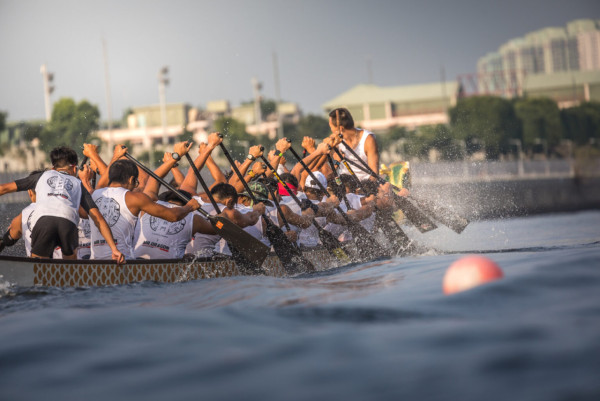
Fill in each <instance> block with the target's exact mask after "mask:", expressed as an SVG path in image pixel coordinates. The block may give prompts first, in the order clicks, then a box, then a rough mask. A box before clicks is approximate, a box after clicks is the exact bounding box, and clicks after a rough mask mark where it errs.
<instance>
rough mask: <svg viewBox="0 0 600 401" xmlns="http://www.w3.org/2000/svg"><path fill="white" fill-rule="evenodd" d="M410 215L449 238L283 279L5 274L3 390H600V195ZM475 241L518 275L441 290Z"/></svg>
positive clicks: (314, 394) (170, 395) (373, 394)
mask: <svg viewBox="0 0 600 401" xmlns="http://www.w3.org/2000/svg"><path fill="white" fill-rule="evenodd" d="M407 230H408V233H409V235H410V236H411V237H413V238H414V239H416V240H417V241H418V242H419V243H421V244H423V245H427V246H429V247H432V248H435V250H432V251H429V252H427V253H426V254H423V255H418V256H412V257H407V258H395V259H391V260H380V261H376V262H372V263H367V264H362V265H354V266H349V267H345V268H341V269H338V270H333V271H327V272H322V273H318V274H311V275H305V276H302V277H297V278H287V279H276V278H268V277H238V278H220V279H212V280H204V281H196V282H189V283H181V284H157V283H140V284H134V285H125V286H113V287H103V288H67V289H56V288H30V289H23V288H20V289H15V288H9V287H7V286H6V284H4V285H3V284H0V286H1V287H0V399H1V400H34V399H35V400H58V399H60V400H116V399H121V400H229V399H231V400H399V399H405V400H599V399H600V211H591V212H581V213H573V214H559V215H544V216H536V217H527V218H516V219H506V220H495V221H482V222H473V223H471V225H469V227H467V229H466V230H465V231H464V232H463V233H462V234H461V235H458V234H455V233H454V232H452V231H450V230H448V229H446V228H443V227H442V228H439V229H437V230H435V231H433V232H430V233H427V234H420V233H418V232H417V231H416V230H412V229H408V228H407ZM472 253H485V255H486V256H487V257H489V258H491V259H493V260H494V261H495V262H496V263H497V264H498V265H499V266H500V267H501V268H502V269H503V271H504V273H505V277H504V279H502V280H499V281H496V282H494V283H490V284H487V285H484V286H480V287H478V288H475V289H472V290H470V291H466V292H462V293H459V294H454V295H451V296H445V295H443V293H442V290H441V286H442V279H443V276H444V272H445V271H446V269H447V267H448V266H449V265H450V264H451V263H452V262H453V261H455V260H457V259H459V258H460V257H462V256H464V255H465V254H472ZM0 283H1V281H0Z"/></svg>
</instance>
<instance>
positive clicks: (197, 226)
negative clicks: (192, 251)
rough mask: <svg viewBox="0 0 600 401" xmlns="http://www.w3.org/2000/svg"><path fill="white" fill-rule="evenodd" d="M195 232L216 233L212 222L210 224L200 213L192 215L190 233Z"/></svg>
mask: <svg viewBox="0 0 600 401" xmlns="http://www.w3.org/2000/svg"><path fill="white" fill-rule="evenodd" d="M196 233H202V234H216V233H217V232H216V231H215V229H214V227H213V226H212V224H210V222H208V221H207V220H205V219H203V218H202V217H201V216H200V215H198V214H196V215H195V216H194V226H193V229H192V235H194V234H196Z"/></svg>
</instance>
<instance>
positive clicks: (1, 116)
mask: <svg viewBox="0 0 600 401" xmlns="http://www.w3.org/2000/svg"><path fill="white" fill-rule="evenodd" d="M7 116H8V113H7V112H5V111H0V132H2V131H4V128H6V117H7Z"/></svg>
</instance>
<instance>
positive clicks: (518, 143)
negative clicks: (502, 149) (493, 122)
mask: <svg viewBox="0 0 600 401" xmlns="http://www.w3.org/2000/svg"><path fill="white" fill-rule="evenodd" d="M510 144H511V145H516V146H517V154H518V156H519V164H518V174H517V175H518V176H519V177H521V176H523V175H524V174H525V171H524V170H525V169H524V168H523V155H522V145H521V140H520V139H511V140H510Z"/></svg>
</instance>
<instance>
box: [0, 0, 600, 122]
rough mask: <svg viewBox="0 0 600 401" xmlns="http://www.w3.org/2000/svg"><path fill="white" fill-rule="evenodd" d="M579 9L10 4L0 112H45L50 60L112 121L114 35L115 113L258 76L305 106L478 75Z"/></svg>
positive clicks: (475, 1) (592, 7)
mask: <svg viewBox="0 0 600 401" xmlns="http://www.w3.org/2000/svg"><path fill="white" fill-rule="evenodd" d="M580 18H593V19H598V18H600V1H598V0H565V1H553V0H521V1H515V0H495V1H489V0H445V1H443V0H441V1H438V0H406V1H404V0H397V1H387V0H368V1H366V0H316V1H313V0H304V1H301V0H296V1H290V0H247V1H243V0H214V1H204V0H196V1H185V0H168V1H162V0H160V1H159V0H147V1H133V0H132V1H127V0H117V1H113V0H101V1H100V0H95V1H88V0H77V1H67V0H65V1H62V0H46V1H28V0H0V55H1V60H2V62H1V63H0V111H4V112H8V120H9V121H19V120H31V119H43V118H44V115H45V109H44V92H43V82H42V76H41V74H40V66H41V65H42V64H44V63H45V64H46V65H47V67H48V70H49V71H50V72H53V73H54V85H55V87H56V89H55V91H54V93H53V94H52V97H51V100H52V102H55V101H57V100H58V99H60V98H62V97H70V98H73V99H75V100H76V101H81V100H83V99H86V100H88V101H89V102H91V103H92V104H95V105H97V106H98V107H99V109H100V113H101V118H102V119H103V120H104V119H106V118H107V114H108V113H107V100H106V89H105V88H106V85H105V83H106V81H105V69H104V61H105V60H104V57H103V46H102V42H103V40H104V41H105V43H106V50H107V51H106V54H107V57H106V61H107V63H108V72H109V84H110V91H111V102H112V107H111V110H112V117H113V119H119V118H121V116H122V115H123V112H124V111H125V110H126V109H127V108H130V107H136V106H145V105H151V104H158V103H159V94H158V72H159V70H160V69H161V68H162V67H163V66H168V67H169V74H168V76H169V80H170V83H169V85H168V87H167V89H166V98H167V102H168V103H188V104H190V105H192V106H196V107H204V106H205V105H206V103H207V102H209V101H211V100H220V99H226V100H229V101H230V103H231V105H232V106H236V105H239V104H240V103H241V102H243V101H248V100H251V99H252V97H253V93H252V85H251V79H252V78H253V77H256V78H257V79H258V80H259V81H260V82H262V84H263V90H262V94H263V97H265V98H270V99H274V98H275V97H276V84H275V78H274V67H273V65H274V63H273V54H276V55H277V64H278V66H279V68H278V70H279V87H280V93H281V99H282V100H284V101H291V102H295V103H298V104H299V106H300V108H301V109H302V110H303V111H304V112H305V113H313V114H319V115H322V114H323V110H322V108H321V105H322V104H324V103H326V102H327V101H329V100H331V99H333V98H334V97H336V96H338V95H340V94H341V93H343V92H345V91H347V90H349V89H351V88H352V87H354V86H355V85H358V84H362V83H368V82H369V77H370V74H369V68H368V67H367V65H368V64H369V61H368V60H370V65H371V71H372V83H373V84H376V85H381V86H396V85H413V84H423V83H431V82H439V81H440V77H441V71H442V67H443V70H444V71H445V76H446V78H447V80H455V79H456V77H457V76H458V75H460V74H467V73H473V72H475V70H476V64H477V60H478V59H479V58H480V57H481V56H483V55H485V54H486V53H488V52H491V51H496V50H497V49H498V47H499V46H500V45H502V44H504V43H505V42H507V41H508V40H510V39H512V38H515V37H519V36H523V35H525V34H527V33H529V32H531V31H534V30H537V29H541V28H544V27H548V26H559V27H564V26H565V25H566V23H567V22H569V21H571V20H574V19H580Z"/></svg>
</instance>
